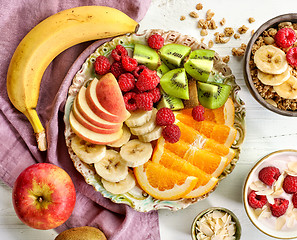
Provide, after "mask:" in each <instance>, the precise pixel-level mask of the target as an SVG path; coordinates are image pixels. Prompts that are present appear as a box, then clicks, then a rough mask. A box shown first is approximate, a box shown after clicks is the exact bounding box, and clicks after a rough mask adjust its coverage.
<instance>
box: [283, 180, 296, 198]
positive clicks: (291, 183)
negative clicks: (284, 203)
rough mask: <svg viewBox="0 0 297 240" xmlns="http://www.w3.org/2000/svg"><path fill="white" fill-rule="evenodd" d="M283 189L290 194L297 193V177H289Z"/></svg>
mask: <svg viewBox="0 0 297 240" xmlns="http://www.w3.org/2000/svg"><path fill="white" fill-rule="evenodd" d="M283 189H284V191H285V192H286V193H289V194H291V193H295V192H297V177H294V176H290V175H287V176H286V177H285V179H284V182H283Z"/></svg>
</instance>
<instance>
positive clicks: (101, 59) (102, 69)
mask: <svg viewBox="0 0 297 240" xmlns="http://www.w3.org/2000/svg"><path fill="white" fill-rule="evenodd" d="M94 68H95V72H96V73H97V74H98V75H104V74H106V73H108V72H109V69H110V62H109V60H108V58H107V57H105V56H101V55H100V56H98V57H97V58H96V61H95V63H94Z"/></svg>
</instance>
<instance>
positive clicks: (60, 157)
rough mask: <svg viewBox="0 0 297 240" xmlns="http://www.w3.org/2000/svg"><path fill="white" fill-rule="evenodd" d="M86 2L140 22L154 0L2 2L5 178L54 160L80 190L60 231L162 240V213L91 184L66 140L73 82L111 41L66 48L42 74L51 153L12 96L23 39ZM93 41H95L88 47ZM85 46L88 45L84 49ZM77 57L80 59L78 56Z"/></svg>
mask: <svg viewBox="0 0 297 240" xmlns="http://www.w3.org/2000/svg"><path fill="white" fill-rule="evenodd" d="M82 5H104V6H110V7H114V8H117V9H119V10H121V11H123V12H125V13H126V14H127V15H129V16H130V17H132V18H133V19H135V20H136V21H140V20H141V19H142V18H143V17H144V15H145V13H146V11H147V9H148V7H149V5H150V0H125V1H118V0H83V1H80V0H66V1H65V0H52V1H47V0H21V1H20V0H2V1H1V13H0V19H1V21H0V32H1V39H0V50H1V51H0V52H1V53H0V54H1V58H0V84H1V87H0V130H1V131H0V178H1V179H2V181H3V182H5V183H6V184H7V185H9V186H13V184H14V181H15V180H16V178H17V177H18V175H19V174H20V173H21V172H22V171H23V170H24V169H25V168H26V167H28V166H30V165H32V164H35V163H37V162H46V161H47V162H51V163H53V164H56V165H58V166H60V167H62V168H63V169H65V170H66V171H67V172H68V173H69V175H70V176H71V178H72V180H73V182H74V184H75V188H76V190H77V199H76V205H75V208H74V211H73V213H72V215H71V217H70V218H69V219H68V220H67V222H66V223H64V224H63V225H61V226H60V227H58V228H57V231H58V232H61V231H63V230H66V229H67V228H72V227H78V226H86V225H88V226H94V227H98V228H99V229H101V230H102V231H103V232H104V233H105V234H106V236H107V237H108V239H110V240H120V239H129V240H134V239H135V240H136V239H137V240H139V239H153V240H158V239H160V234H159V222H158V214H157V212H155V211H151V212H149V213H140V212H136V211H134V210H133V209H132V208H131V207H129V206H127V205H124V204H115V203H112V202H111V201H110V200H109V199H106V198H104V197H102V195H101V194H100V193H99V192H96V191H95V190H94V189H93V187H92V186H90V185H88V184H86V183H85V181H84V179H83V177H82V176H81V175H80V174H79V173H78V172H77V171H76V169H75V168H74V166H73V164H72V161H71V159H70V158H69V155H68V152H67V148H66V145H65V139H64V122H63V111H64V104H65V100H66V97H67V91H68V87H69V86H70V84H71V81H72V77H73V76H74V74H75V72H76V71H77V70H79V68H80V66H81V64H82V62H83V61H84V60H85V58H86V57H87V56H88V54H90V53H91V52H92V51H94V50H95V48H96V47H97V46H98V45H100V44H101V43H103V42H104V41H107V40H102V41H99V42H95V43H93V44H92V45H91V43H90V42H87V43H82V44H79V45H76V46H74V47H72V48H70V49H68V50H66V51H64V52H63V53H61V54H60V55H59V56H58V57H56V58H55V60H54V61H53V62H52V63H51V64H50V66H49V67H48V68H47V70H46V72H45V74H44V76H43V79H42V83H41V89H40V97H39V101H38V106H37V112H38V114H39V116H40V118H41V121H42V123H43V125H44V126H45V127H46V131H47V138H48V151H47V152H40V151H39V150H38V149H37V145H36V140H35V136H34V134H33V129H32V127H31V125H30V124H29V121H28V120H27V119H26V117H25V116H24V115H23V114H22V113H20V112H19V111H17V110H16V109H15V108H14V107H13V105H12V104H11V103H10V101H9V99H8V96H7V91H6V74H7V69H8V65H9V62H10V59H11V57H12V55H13V53H14V50H15V49H16V47H17V45H18V44H19V43H20V41H21V40H22V38H23V37H24V36H25V35H26V34H27V33H28V32H29V31H30V30H31V29H32V28H33V27H34V26H35V25H37V24H38V23H39V22H40V21H42V20H43V19H45V18H46V17H48V16H50V15H52V14H55V13H57V12H59V11H61V10H64V9H67V8H72V7H77V6H82ZM89 45H91V46H90V47H89V48H87V47H88V46H89ZM86 48H87V50H86V51H84V52H83V50H84V49H86ZM82 52H83V53H82ZM81 53H82V54H81ZM80 54H81V56H79V55H80ZM78 57H79V58H78ZM77 58H78V60H77V61H75V60H76V59H77ZM67 73H68V74H67ZM65 76H66V77H65Z"/></svg>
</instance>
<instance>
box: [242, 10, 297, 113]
mask: <svg viewBox="0 0 297 240" xmlns="http://www.w3.org/2000/svg"><path fill="white" fill-rule="evenodd" d="M281 22H292V23H294V22H295V23H297V13H288V14H284V15H280V16H277V17H275V18H272V19H270V20H268V21H267V22H265V23H264V24H263V25H261V26H260V27H259V28H258V30H257V31H256V32H255V33H254V34H253V36H252V38H251V39H250V41H249V43H248V45H247V48H246V51H245V56H244V78H245V82H246V85H247V87H248V89H249V91H250V93H251V94H252V95H253V97H254V98H255V99H256V100H257V101H258V102H259V103H260V104H261V105H262V106H264V107H265V108H267V109H268V110H270V111H273V112H275V113H278V114H281V115H284V116H290V117H297V110H296V111H289V110H282V109H279V108H277V107H275V106H273V105H271V104H270V103H268V102H266V100H265V99H264V98H263V97H261V95H260V94H259V92H258V90H257V89H256V87H255V85H254V83H253V79H252V77H251V71H250V66H249V61H250V58H251V52H252V47H253V45H254V43H255V42H256V40H257V39H258V37H259V36H260V35H261V34H262V33H263V32H264V31H265V30H267V29H269V28H271V27H276V26H277V25H278V24H279V23H281Z"/></svg>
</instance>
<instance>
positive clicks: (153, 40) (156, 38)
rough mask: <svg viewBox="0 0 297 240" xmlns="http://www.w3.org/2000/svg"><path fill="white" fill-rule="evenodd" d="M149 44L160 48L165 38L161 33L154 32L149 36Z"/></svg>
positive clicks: (154, 47)
mask: <svg viewBox="0 0 297 240" xmlns="http://www.w3.org/2000/svg"><path fill="white" fill-rule="evenodd" d="M147 44H148V45H149V46H150V47H151V48H153V49H156V50H159V49H160V48H161V47H163V45H164V38H163V37H162V36H161V35H160V34H153V35H151V36H150V37H149V38H148V40H147Z"/></svg>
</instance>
